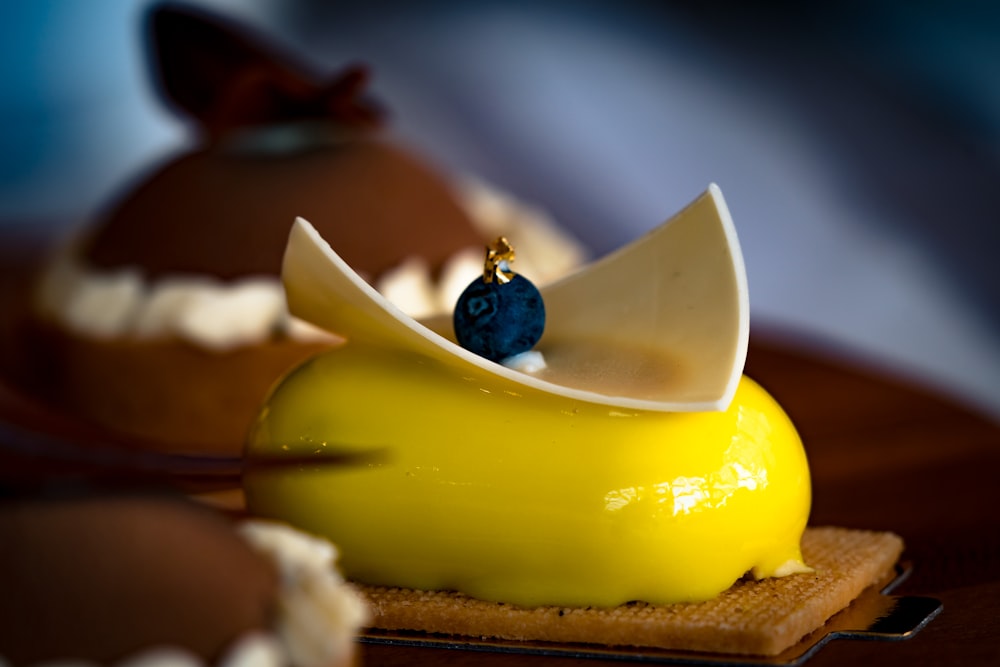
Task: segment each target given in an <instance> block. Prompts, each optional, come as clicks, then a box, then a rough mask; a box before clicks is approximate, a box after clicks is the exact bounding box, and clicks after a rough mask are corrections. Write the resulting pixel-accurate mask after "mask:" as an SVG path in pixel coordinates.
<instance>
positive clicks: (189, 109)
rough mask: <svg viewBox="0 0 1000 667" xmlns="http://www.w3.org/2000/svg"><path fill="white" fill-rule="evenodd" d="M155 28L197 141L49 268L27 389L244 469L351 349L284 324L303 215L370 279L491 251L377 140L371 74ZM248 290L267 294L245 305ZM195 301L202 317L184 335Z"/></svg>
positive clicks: (173, 25)
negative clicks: (306, 364) (301, 373)
mask: <svg viewBox="0 0 1000 667" xmlns="http://www.w3.org/2000/svg"><path fill="white" fill-rule="evenodd" d="M150 25H151V38H152V43H153V49H152V51H153V53H154V54H155V57H156V58H155V59H156V63H155V65H156V68H155V69H156V72H157V74H158V76H157V83H158V84H159V89H160V91H161V92H162V93H163V96H164V97H165V99H166V101H167V102H168V103H169V104H170V105H172V106H173V107H174V108H175V109H177V110H179V111H180V112H182V113H183V114H184V115H185V116H187V117H188V118H189V119H190V120H192V121H193V124H194V126H195V127H196V129H197V130H198V131H199V134H200V137H201V141H200V144H199V145H198V146H197V147H196V148H195V149H194V150H192V151H190V152H188V153H186V154H183V155H180V156H178V157H177V158H176V159H173V160H172V161H170V162H168V163H167V164H165V165H163V166H162V167H160V168H159V169H157V170H155V171H154V172H153V173H152V174H151V175H150V176H149V177H148V178H145V179H144V180H143V181H142V182H141V183H139V184H138V185H137V186H136V187H134V188H132V189H131V190H130V191H129V192H128V193H127V194H126V195H125V196H123V197H122V198H121V199H120V200H119V201H118V202H117V203H116V204H115V205H114V206H112V207H110V209H109V212H108V214H107V216H106V217H104V218H103V219H102V220H99V221H97V224H95V225H94V226H93V227H92V229H90V230H89V231H88V232H87V233H85V234H84V235H83V236H82V237H80V238H79V239H78V240H77V243H76V245H75V246H74V247H73V248H72V250H71V251H70V252H68V253H67V254H66V257H63V258H62V260H61V261H62V262H63V263H66V262H67V261H68V262H69V264H70V265H71V267H72V268H71V269H69V270H67V269H65V266H62V265H60V266H57V267H55V268H54V269H53V271H50V274H58V273H59V271H62V274H60V275H62V276H63V279H62V282H60V281H59V280H55V279H51V280H48V282H47V283H45V285H46V286H45V287H43V289H42V290H40V292H41V293H42V294H45V295H47V297H45V296H43V298H42V299H41V301H42V306H41V307H40V312H41V317H39V318H38V321H37V322H35V323H34V324H33V326H32V327H30V329H29V332H28V335H27V336H26V337H25V346H26V348H27V349H28V350H29V351H30V352H31V354H29V355H28V356H29V357H30V358H31V359H32V360H33V365H32V366H31V367H30V368H29V369H28V371H27V373H25V375H27V376H29V383H30V384H32V385H34V388H35V389H36V390H38V391H40V392H41V393H43V395H45V396H46V397H47V398H48V399H49V400H51V401H53V402H55V403H57V404H59V405H61V406H62V407H64V408H66V409H68V410H70V411H72V412H74V413H75V414H78V415H79V416H81V417H83V418H85V419H87V420H90V421H93V422H96V423H97V424H100V425H101V426H103V427H106V428H107V429H109V430H110V431H112V432H115V433H119V434H122V435H125V436H127V437H129V438H131V439H132V440H133V441H134V442H135V443H136V446H142V447H147V448H154V449H167V450H170V451H176V452H186V453H200V454H212V455H224V456H234V455H239V453H240V452H241V450H242V446H243V440H244V437H245V433H246V431H247V429H248V427H249V425H250V423H251V421H252V419H253V417H254V415H255V413H256V411H257V409H258V407H259V405H260V403H261V401H262V399H263V397H264V395H265V394H266V392H267V390H268V389H269V387H270V386H271V385H272V383H273V382H274V381H275V380H276V379H277V378H278V377H279V376H280V375H281V374H282V373H283V372H284V371H285V370H287V369H289V368H291V367H292V366H294V365H296V364H298V363H300V362H301V361H303V360H304V359H305V358H307V357H308V356H310V355H312V354H314V353H316V352H318V351H320V350H322V349H325V348H327V347H329V346H330V345H333V344H336V343H337V341H336V340H333V339H331V338H330V337H323V336H319V337H317V336H316V335H315V332H309V334H310V335H297V334H298V333H300V331H301V328H299V329H297V328H296V326H295V324H296V323H295V322H294V321H291V318H289V316H288V315H287V312H285V311H284V310H283V297H282V295H281V290H280V285H279V283H278V276H279V275H280V269H281V259H282V254H283V251H284V247H285V242H286V239H287V235H288V231H289V229H290V227H291V225H292V222H293V221H294V219H295V217H296V216H303V217H307V218H308V219H309V220H310V221H311V222H312V223H313V224H314V225H315V226H316V227H317V228H318V229H320V230H321V232H322V234H323V235H324V237H325V238H327V239H329V240H330V241H331V242H332V243H333V244H334V247H335V248H336V249H337V251H338V252H339V253H341V255H342V256H343V257H344V258H345V259H346V260H347V261H348V262H350V263H351V264H352V266H354V267H356V268H357V269H358V270H359V272H361V273H363V274H364V275H366V276H367V277H369V278H370V279H373V280H374V279H377V278H378V277H379V276H380V275H381V274H383V273H385V272H386V271H388V270H390V269H392V268H393V267H396V266H397V265H399V264H401V263H403V262H404V260H407V259H410V258H413V257H417V258H420V259H422V260H423V261H424V262H426V264H427V266H428V267H429V268H430V270H431V271H432V272H435V271H439V270H440V269H441V267H442V265H443V264H444V262H445V260H446V259H447V258H448V257H449V256H451V255H453V254H454V253H455V252H456V251H459V250H460V249H462V248H467V247H469V246H478V245H481V243H482V241H481V238H480V236H479V235H478V234H477V233H476V232H475V231H474V228H473V226H472V224H471V223H470V221H469V218H468V217H467V215H466V213H465V212H464V211H463V209H462V208H461V207H460V205H459V203H458V201H457V199H456V197H455V196H454V195H453V193H452V191H451V190H450V189H449V187H448V185H447V184H446V183H445V182H444V180H443V179H442V178H441V177H440V176H438V175H437V174H436V173H435V172H434V170H433V169H431V168H430V167H428V166H427V165H425V164H424V163H423V162H422V161H421V160H420V159H419V158H417V157H415V156H413V155H411V154H409V153H408V152H406V150H404V149H402V148H400V147H398V146H393V145H391V144H390V143H387V142H385V141H382V140H380V139H379V138H378V137H377V136H376V132H375V130H376V128H377V126H378V125H379V120H380V119H381V112H380V109H379V108H378V107H377V106H375V105H374V104H372V103H371V102H370V101H369V100H367V99H366V98H365V97H364V95H363V93H364V89H365V85H366V82H367V78H368V77H367V73H366V71H365V70H364V69H363V68H358V67H352V68H348V69H346V70H345V71H344V72H342V73H340V74H338V75H336V76H333V77H322V76H318V75H315V74H313V73H310V72H308V71H307V69H306V68H305V67H302V66H300V65H298V64H296V63H294V62H293V61H292V60H291V59H290V58H288V57H287V56H286V55H285V54H282V53H280V52H278V51H277V50H275V49H273V48H271V47H270V46H269V45H268V44H267V43H266V42H265V40H263V39H262V38H260V37H258V36H255V35H252V34H251V33H250V32H249V31H247V30H246V29H245V28H243V27H241V26H235V25H233V24H230V23H227V22H225V21H222V20H220V19H217V18H214V17H212V16H209V15H207V14H204V13H202V12H199V11H195V10H190V9H184V8H180V7H177V6H174V5H167V6H163V7H160V8H157V9H154V10H153V12H152V14H151V21H150ZM54 266H55V265H54ZM67 271H68V273H67ZM67 275H68V276H69V277H68V278H66V276H67ZM49 278H52V275H50V276H49ZM262 278H263V282H262V281H261V279H262ZM246 281H251V282H252V285H251V287H252V288H253V289H249V288H248V289H249V291H250V292H252V294H249V295H248V294H247V293H244V292H246V290H244V292H239V290H240V289H242V288H243V287H245V286H246V285H247V282H246ZM253 281H256V282H253ZM53 285H56V287H55V288H53V287H52V286H53ZM206 294H207V297H206ZM53 295H54V296H53ZM206 299H207V300H206ZM199 300H201V301H199ZM191 304H196V305H197V307H196V308H195V310H197V311H198V313H197V314H195V315H192V314H191V313H186V314H185V315H184V316H183V317H184V318H186V319H184V320H183V321H182V322H181V323H179V324H178V323H177V321H175V320H177V318H179V317H181V316H179V315H178V314H177V313H178V311H179V310H180V309H183V308H188V310H190V309H191V307H192V306H191ZM248 321H249V322H250V324H247V322H248ZM227 327H229V328H235V331H236V333H233V332H231V331H229V330H228V329H227ZM248 328H249V329H250V330H252V331H251V332H250V333H247V332H246V329H248ZM241 332H242V333H241Z"/></svg>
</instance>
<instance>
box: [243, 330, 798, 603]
mask: <svg viewBox="0 0 1000 667" xmlns="http://www.w3.org/2000/svg"><path fill="white" fill-rule="evenodd" d="M505 386H508V385H505ZM369 449H370V450H372V451H382V452H383V453H384V457H383V458H381V459H379V460H376V461H372V462H368V463H365V464H363V465H359V466H354V467H347V468H345V467H343V466H335V465H323V464H322V458H323V456H324V455H325V454H327V453H341V452H345V451H365V450H369ZM247 454H248V457H249V459H250V461H251V462H252V461H253V460H254V459H258V458H260V457H279V458H280V457H283V456H302V455H310V456H315V460H316V465H315V466H314V465H303V466H300V467H296V468H294V469H287V468H285V469H267V468H265V467H256V468H255V467H254V466H252V465H251V467H250V469H249V471H248V473H247V474H246V476H245V488H246V492H247V500H248V504H249V507H250V510H251V511H252V512H254V513H256V514H259V515H264V516H270V517H276V518H281V519H285V520H288V521H290V522H291V523H293V524H295V525H298V526H299V527H301V528H304V529H306V530H310V531H313V532H316V533H319V534H322V535H325V536H328V537H329V538H330V539H332V540H333V541H334V542H335V543H336V544H337V545H338V546H339V547H340V549H341V561H340V562H341V565H342V567H343V569H344V570H345V572H346V574H347V575H348V576H349V577H351V578H353V579H355V580H357V581H361V582H368V583H376V584H387V585H398V586H404V587H411V588H419V589H454V590H459V591H462V592H464V593H467V594H469V595H472V596H474V597H479V598H483V599H492V600H501V601H505V602H510V603H515V604H522V605H539V604H560V605H574V606H586V605H590V606H614V605H618V604H621V603H624V602H627V601H629V600H645V601H648V602H653V603H672V602H677V601H684V600H703V599H708V598H712V597H714V596H715V595H717V594H719V593H720V592H722V591H723V590H725V589H726V588H728V587H729V586H730V585H732V584H733V582H734V581H735V580H736V579H738V578H739V577H741V576H742V575H743V574H744V573H746V572H747V571H751V570H752V571H753V572H754V573H755V574H756V575H758V576H772V575H775V574H780V573H785V572H789V571H795V570H801V569H802V564H801V554H800V551H799V541H800V538H801V534H802V531H803V530H804V528H805V525H806V519H807V517H808V514H809V507H810V499H811V496H810V480H809V471H808V466H807V463H806V457H805V453H804V451H803V449H802V444H801V441H800V440H799V437H798V435H797V434H796V432H795V430H794V428H793V427H792V425H791V423H790V422H789V420H788V418H787V417H786V416H785V414H784V412H783V411H782V410H781V408H780V407H779V406H778V404H777V403H776V402H775V401H774V400H773V399H772V398H771V397H770V396H769V395H768V394H767V393H766V392H764V390H762V389H761V388H760V387H759V386H758V385H756V384H755V383H754V382H752V381H751V380H749V379H746V378H744V379H743V380H742V382H741V384H740V387H739V389H738V391H737V394H736V397H735V399H734V400H733V402H732V404H731V406H730V408H729V409H728V410H727V411H725V412H716V413H656V412H642V411H625V410H621V409H615V408H609V407H607V406H600V405H595V404H590V403H584V402H580V401H576V400H573V399H568V398H564V397H557V396H552V395H548V394H545V393H542V392H539V391H535V390H526V391H523V392H512V391H510V390H509V389H508V390H503V389H500V388H498V387H497V386H496V385H494V384H493V381H491V378H490V376H489V374H488V373H483V374H480V375H476V376H468V375H467V376H464V377H460V376H459V375H457V374H456V372H455V371H453V370H451V369H450V368H449V367H447V366H444V365H442V364H440V363H439V362H435V361H431V360H429V359H427V358H426V357H421V356H417V355H414V354H410V353H394V352H388V351H385V350H379V349H374V348H368V347H365V346H364V345H360V344H357V343H350V344H348V345H346V346H345V347H343V348H340V349H337V350H334V351H332V352H329V353H327V354H324V355H322V356H320V357H317V358H316V359H314V360H313V361H311V362H309V363H307V364H306V365H305V366H303V367H301V368H300V369H298V370H297V371H296V372H294V373H293V374H292V375H290V376H289V377H288V378H287V379H286V380H285V381H284V382H283V383H282V384H280V385H279V386H278V388H277V389H276V390H275V392H274V394H273V395H272V397H271V399H270V401H269V402H268V404H267V406H266V407H265V409H264V410H263V412H262V414H261V417H260V419H259V421H258V423H257V426H256V428H255V430H254V433H253V434H252V436H251V440H250V443H249V445H248V450H247Z"/></svg>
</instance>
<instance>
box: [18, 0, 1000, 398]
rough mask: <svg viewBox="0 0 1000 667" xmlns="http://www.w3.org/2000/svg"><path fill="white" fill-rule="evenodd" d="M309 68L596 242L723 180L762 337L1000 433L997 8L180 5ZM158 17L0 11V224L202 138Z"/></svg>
mask: <svg viewBox="0 0 1000 667" xmlns="http://www.w3.org/2000/svg"><path fill="white" fill-rule="evenodd" d="M189 4H193V5H198V6H202V7H206V8H209V9H215V10H218V11H219V12H221V13H224V14H226V15H228V16H231V17H232V18H234V19H239V20H241V21H245V22H246V23H247V24H249V25H250V26H253V27H254V28H255V29H256V30H258V31H259V32H261V33H263V34H265V35H268V36H270V37H271V38H273V39H274V40H275V41H276V42H277V43H278V44H280V45H281V46H283V47H284V48H286V49H288V50H290V51H292V52H294V53H295V54H297V55H298V56H299V57H300V58H302V59H303V60H304V61H306V62H307V63H310V64H312V65H313V66H315V67H317V68H320V69H321V70H329V71H332V70H334V69H337V68H339V67H341V66H343V65H345V64H347V63H349V62H355V61H362V62H367V63H369V64H370V65H371V66H372V67H373V70H374V73H375V80H374V85H373V92H374V93H375V94H376V95H377V96H378V98H379V99H380V100H381V101H383V102H384V103H385V105H386V106H387V107H388V108H389V109H390V110H391V112H392V118H391V122H390V128H391V133H392V134H393V135H395V136H396V137H398V139H399V140H400V141H403V142H406V143H407V144H409V145H411V146H413V147H415V148H417V149H418V150H419V151H421V152H422V153H423V154H424V155H425V156H427V157H429V158H431V159H432V160H433V161H436V162H437V163H438V164H439V165H440V166H441V167H442V168H443V169H444V170H446V171H447V172H448V173H451V174H455V175H456V176H461V175H473V176H476V177H479V178H482V179H484V180H486V181H488V182H490V183H493V184H494V185H497V186H499V187H500V188H502V189H504V190H507V191H509V192H510V193H513V194H514V195H516V196H517V197H519V198H521V199H524V200H527V201H530V202H533V203H536V204H538V205H540V206H542V207H544V208H546V209H547V210H548V211H549V212H550V213H551V214H552V215H553V216H554V217H555V218H556V219H557V220H558V221H559V222H560V223H561V224H562V225H563V226H564V227H566V228H567V229H569V230H571V231H573V232H574V233H575V234H576V235H577V236H578V237H579V238H580V239H581V240H582V241H584V242H585V243H586V244H587V245H588V246H589V247H590V248H591V249H592V250H593V252H594V254H601V253H604V252H606V251H608V250H611V249H613V248H616V247H618V246H620V245H622V244H624V243H626V242H628V241H630V240H632V239H634V238H635V237H637V236H639V235H640V234H642V233H643V232H644V231H646V230H648V229H650V228H652V227H654V226H655V225H657V224H658V223H660V222H662V221H663V220H664V219H665V218H667V217H668V216H669V215H671V214H672V213H674V212H675V211H677V210H678V209H679V208H681V207H682V206H684V205H685V204H687V203H688V202H689V201H690V200H692V199H693V198H694V197H696V196H697V195H698V194H700V193H701V192H702V191H703V190H704V189H705V187H706V186H707V184H708V183H710V182H716V183H718V184H719V185H720V186H721V188H722V190H723V192H724V193H725V196H726V199H727V202H728V203H729V206H730V209H731V211H732V213H733V216H734V218H735V220H736V224H737V229H738V231H739V234H740V240H741V243H742V246H743V252H744V255H745V258H746V263H747V270H748V273H749V279H750V290H751V312H752V319H753V326H754V327H755V329H754V330H755V331H761V330H769V331H773V332H774V331H776V332H780V333H781V335H784V336H788V337H790V338H794V339H795V340H797V341H799V342H803V343H804V344H810V345H816V346H822V347H824V348H827V349H828V350H830V351H833V352H834V353H837V354H843V355H847V356H850V357H853V358H854V359H856V360H860V361H861V362H863V363H866V364H869V365H874V366H877V367H879V368H881V369H883V370H887V371H889V372H892V373H896V374H899V375H902V376H905V377H907V378H910V379H912V380H914V381H917V382H920V383H922V384H926V385H929V386H932V387H934V388H937V389H938V390H940V391H942V392H945V393H948V394H950V395H952V396H954V397H956V398H957V399H959V400H961V401H964V402H966V403H967V404H969V405H971V406H974V407H976V408H978V409H980V410H982V411H984V412H987V413H989V414H992V415H993V416H994V417H1000V279H998V276H997V270H996V264H997V262H996V260H995V257H996V254H997V252H998V250H997V249H998V248H1000V9H995V8H994V6H995V5H994V3H989V2H970V1H958V2H920V1H917V2H839V3H798V2H770V3H762V4H755V5H754V6H753V7H752V8H751V7H747V6H745V5H744V4H743V3H738V2H711V1H710V2H616V3H612V2H603V3H602V2H579V1H578V2H568V1H567V2H560V1H557V0H544V1H536V2H491V1H470V2H461V3H459V2H450V3H448V2H398V3H392V2H380V3H353V5H352V4H346V3H340V2H321V1H320V0H190V2H189ZM150 5H151V2H149V0H11V1H9V2H5V3H3V4H0V82H2V84H3V94H2V95H0V225H3V226H4V227H5V228H6V229H11V228H12V227H13V226H17V227H18V228H19V229H20V230H22V231H24V232H25V233H27V234H36V233H37V234H48V233H51V232H53V231H60V230H62V229H64V228H70V227H74V226H77V225H79V224H82V223H85V222H86V221H87V220H88V219H91V218H92V217H93V216H94V215H95V214H96V213H97V212H99V211H100V210H101V207H102V206H104V205H105V204H106V203H107V202H108V201H109V200H110V199H111V198H112V197H114V196H116V195H118V194H119V193H121V192H122V191H123V190H124V189H125V188H127V187H129V185H130V184H132V183H134V182H135V180H136V179H137V178H138V177H139V175H140V174H143V173H146V172H148V171H149V170H151V169H153V168H154V167H155V166H156V165H157V164H160V163H161V162H162V161H164V160H166V159H167V158H169V157H170V156H171V155H173V154H175V153H177V152H179V151H182V150H183V149H184V148H185V146H187V145H189V143H190V142H191V141H192V140H193V136H192V135H191V133H190V131H189V130H190V128H188V127H186V126H185V125H184V123H183V121H182V120H181V119H180V118H179V117H177V116H175V115H174V114H172V113H171V112H170V110H169V109H167V108H166V106H165V105H164V104H163V103H162V101H161V100H160V99H159V97H158V96H157V94H156V91H155V90H154V88H153V86H152V81H151V79H150V76H149V68H148V64H149V63H148V59H147V53H146V51H145V45H144V32H143V29H144V25H143V18H144V15H145V11H146V10H147V8H148V7H149V6H150Z"/></svg>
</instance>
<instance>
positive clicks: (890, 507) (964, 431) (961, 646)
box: [0, 245, 1000, 667]
mask: <svg viewBox="0 0 1000 667" xmlns="http://www.w3.org/2000/svg"><path fill="white" fill-rule="evenodd" d="M0 248H2V250H0V267H2V268H3V271H4V273H3V274H2V276H3V278H4V289H5V290H7V292H6V294H0V297H4V298H6V297H9V296H10V287H11V285H12V284H13V282H12V280H11V277H12V276H14V275H15V274H16V273H18V272H19V271H20V270H21V269H23V262H22V261H19V260H18V259H17V255H16V254H15V253H12V252H11V249H10V246H9V245H7V246H6V247H4V246H2V245H0ZM4 262H6V263H4ZM12 267H13V268H12ZM14 282H16V281H14ZM7 312H8V314H9V311H7ZM3 344H4V341H3V339H2V338H0V345H3ZM747 374H748V375H750V376H751V377H754V378H755V379H757V380H758V381H759V382H760V383H761V384H762V385H763V386H764V387H765V388H767V389H768V390H769V391H770V392H771V393H772V394H773V395H774V396H775V397H776V398H777V399H778V400H779V402H781V404H782V405H783V406H785V409H786V410H787V412H788V413H789V415H790V416H791V417H792V419H793V421H794V422H795V423H796V425H797V426H798V428H799V430H800V432H801V434H802V437H803V440H804V442H805V446H806V450H807V453H808V456H809V460H810V465H811V470H812V475H813V510H812V515H811V520H810V523H811V524H812V525H838V526H846V527H852V528H870V529H879V530H891V531H893V532H896V533H898V534H899V535H901V536H902V537H903V538H904V540H905V541H906V552H905V556H904V557H905V558H906V559H908V560H909V561H912V563H913V571H912V574H911V576H910V577H909V578H908V579H907V580H906V581H905V582H904V583H903V584H902V585H901V587H900V588H899V589H897V590H896V591H894V592H895V593H896V594H907V595H926V596H931V597H935V598H937V599H939V600H941V601H942V602H943V604H944V610H943V612H942V613H941V614H940V615H939V616H938V617H937V618H935V619H934V620H933V621H931V622H930V623H929V624H928V625H927V627H925V628H924V629H923V630H921V631H920V632H919V633H918V634H917V635H916V636H914V637H913V638H911V639H908V640H905V641H896V642H882V641H857V640H851V641H847V640H837V641H833V642H831V643H829V644H827V645H826V646H824V647H823V648H822V649H821V650H820V651H819V652H818V653H816V654H815V655H814V656H812V657H811V658H810V659H809V660H808V662H807V664H808V665H810V667H821V666H823V665H844V664H879V665H940V664H961V665H986V664H1000V510H998V504H997V502H996V498H995V496H996V494H997V488H998V484H997V482H998V475H1000V426H998V425H997V424H996V423H994V422H992V421H990V420H989V419H987V418H984V417H983V416H981V415H978V414H976V413H975V412H973V411H971V410H969V409H966V408H964V407H962V406H960V405H958V404H956V403H954V402H951V401H949V400H947V399H945V398H943V397H941V396H938V395H935V394H934V393H932V392H930V391H926V390H922V389H919V388H916V387H914V386H911V385H908V384H906V383H905V382H902V381H899V380H896V379H893V378H890V377H888V376H886V375H885V374H883V373H879V372H876V371H873V370H865V369H862V368H860V367H857V366H855V365H853V364H851V363H850V362H847V361H844V360H839V359H834V358H832V357H828V356H825V355H823V354H820V353H817V352H814V351H808V350H807V349H805V348H801V347H799V346H797V345H795V344H791V343H789V342H787V341H783V340H782V339H781V337H774V336H769V335H761V334H755V335H754V336H752V340H751V349H750V353H749V358H748V363H747ZM998 389H1000V388H998ZM13 403H16V397H13V396H11V395H10V394H9V393H7V394H5V393H4V392H2V391H0V404H3V405H0V407H4V409H6V410H7V411H8V413H9V411H10V410H11V409H16V408H17V407H18V406H16V405H13ZM2 414H3V412H0V415H2ZM56 426H58V425H56ZM362 659H363V664H373V665H374V664H380V665H473V664H475V665H487V666H490V665H495V666H501V665H513V664H518V665H522V664H523V665H539V666H542V665H553V666H569V665H581V666H583V665H587V666H596V665H600V664H622V663H620V662H609V663H604V662H602V661H598V660H590V659H577V658H553V657H541V656H524V655H520V656H512V655H504V654H495V653H481V652H469V651H462V650H449V649H432V648H413V647H393V646H379V645H365V646H364V647H363V648H362Z"/></svg>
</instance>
